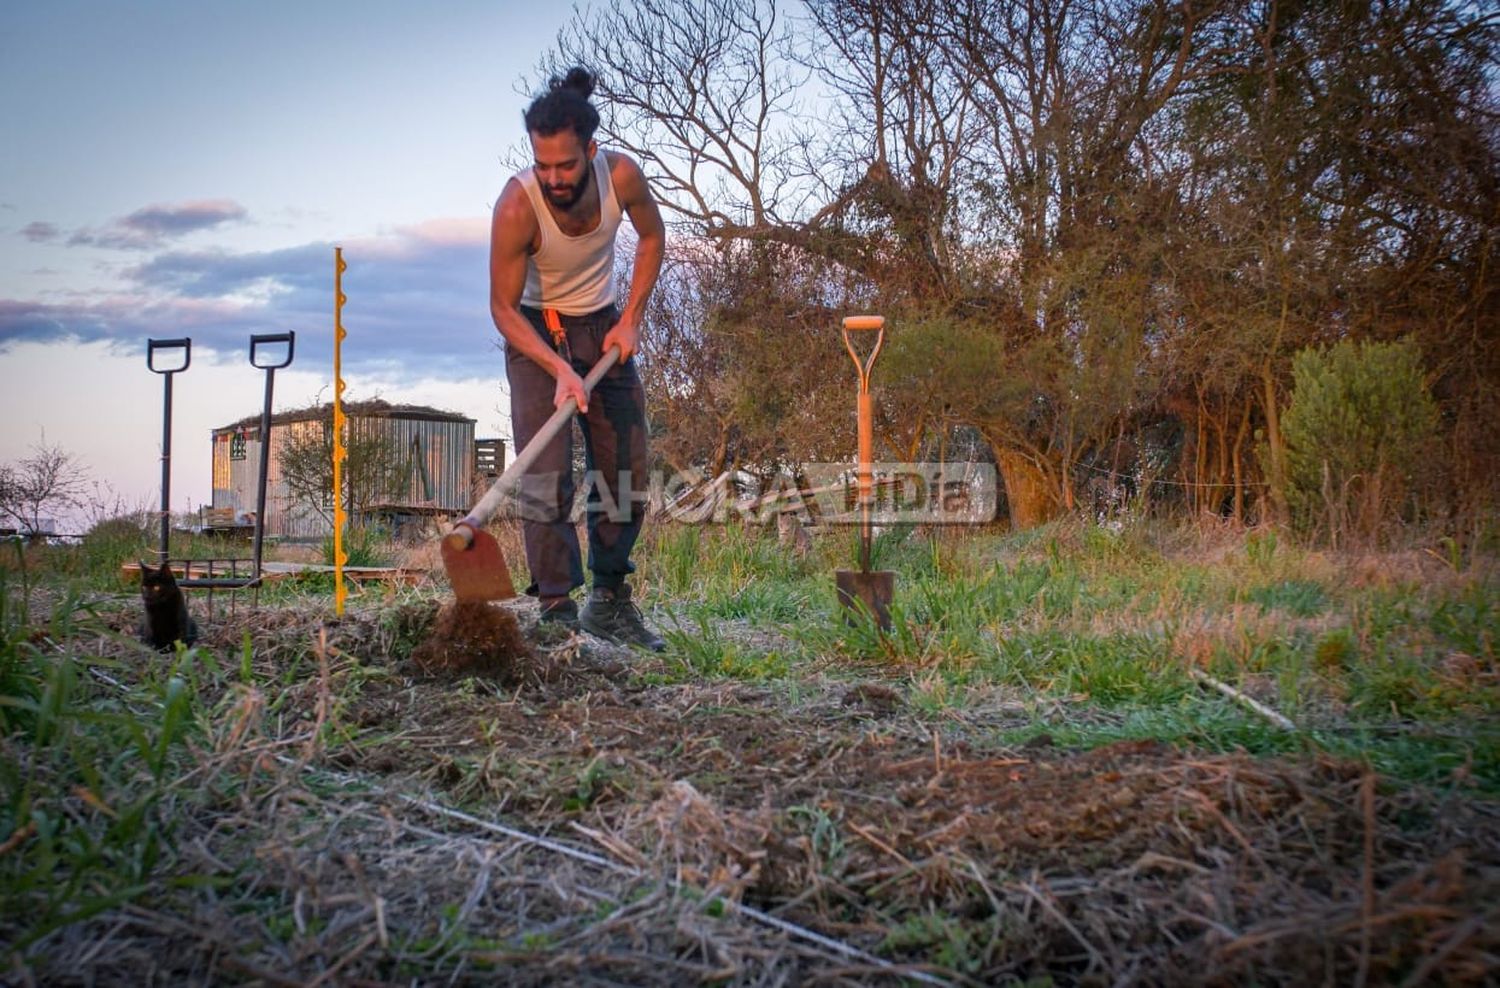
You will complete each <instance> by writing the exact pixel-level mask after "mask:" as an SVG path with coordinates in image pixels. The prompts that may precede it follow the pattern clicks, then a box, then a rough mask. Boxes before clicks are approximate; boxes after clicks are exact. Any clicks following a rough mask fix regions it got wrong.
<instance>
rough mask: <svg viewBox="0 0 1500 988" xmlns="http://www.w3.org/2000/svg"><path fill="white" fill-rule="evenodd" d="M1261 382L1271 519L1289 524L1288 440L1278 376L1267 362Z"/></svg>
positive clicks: (1276, 522) (1279, 523) (1263, 367)
mask: <svg viewBox="0 0 1500 988" xmlns="http://www.w3.org/2000/svg"><path fill="white" fill-rule="evenodd" d="M1261 384H1262V385H1263V386H1264V388H1265V394H1264V398H1263V399H1262V400H1263V401H1264V403H1265V413H1266V449H1267V451H1268V453H1269V456H1268V457H1267V459H1268V460H1269V461H1270V462H1269V463H1268V464H1267V465H1268V466H1269V467H1270V476H1269V477H1267V478H1266V483H1267V485H1268V491H1267V493H1269V494H1270V501H1271V521H1272V522H1273V523H1275V524H1277V525H1285V524H1287V519H1288V518H1289V517H1290V516H1291V512H1290V511H1288V510H1287V501H1286V440H1284V439H1283V438H1282V436H1281V414H1280V410H1279V409H1278V408H1277V407H1276V378H1275V376H1274V375H1273V374H1272V373H1271V365H1270V363H1269V362H1267V363H1266V364H1265V365H1264V366H1262V367H1261Z"/></svg>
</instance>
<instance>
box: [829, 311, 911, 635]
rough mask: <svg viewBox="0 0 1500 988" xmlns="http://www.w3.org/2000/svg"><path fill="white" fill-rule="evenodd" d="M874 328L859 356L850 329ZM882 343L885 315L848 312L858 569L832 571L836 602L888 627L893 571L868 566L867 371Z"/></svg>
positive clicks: (870, 405)
mask: <svg viewBox="0 0 1500 988" xmlns="http://www.w3.org/2000/svg"><path fill="white" fill-rule="evenodd" d="M872 330H873V331H874V332H875V334H876V335H875V342H874V344H873V346H871V348H870V352H869V355H868V356H864V357H861V356H860V353H859V350H858V349H857V348H856V347H855V346H854V340H853V339H852V338H851V336H850V333H851V331H852V332H855V333H867V332H870V331H872ZM884 345H885V317H884V316H849V317H848V318H846V319H845V320H844V346H845V347H846V348H847V349H848V350H849V356H850V357H852V358H853V360H854V369H855V371H856V372H857V373H858V375H859V544H860V552H859V569H858V570H845V569H841V570H838V571H836V572H835V573H834V582H835V584H836V586H837V589H838V597H839V603H840V604H841V605H842V606H843V607H844V608H846V609H847V610H849V611H850V612H851V613H857V612H861V611H863V612H865V613H868V614H869V615H870V616H871V617H872V618H874V620H875V623H876V624H877V625H878V626H879V627H880V629H881V630H882V631H889V630H890V628H891V599H892V598H893V597H894V596H895V592H896V574H895V573H893V572H891V571H890V570H871V569H870V541H871V538H872V534H873V530H874V525H873V519H872V517H871V516H872V514H873V512H874V509H875V476H874V467H873V466H872V465H871V461H873V460H874V458H875V457H874V447H875V441H874V418H875V414H874V408H875V406H874V399H873V398H871V396H870V371H871V369H873V368H874V366H875V358H876V357H878V356H880V348H881V347H882V346H884Z"/></svg>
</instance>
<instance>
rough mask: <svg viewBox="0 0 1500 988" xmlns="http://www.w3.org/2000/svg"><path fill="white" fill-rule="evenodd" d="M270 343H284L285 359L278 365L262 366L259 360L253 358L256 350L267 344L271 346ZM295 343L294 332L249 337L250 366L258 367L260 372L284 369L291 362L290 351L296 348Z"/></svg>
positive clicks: (295, 335)
mask: <svg viewBox="0 0 1500 988" xmlns="http://www.w3.org/2000/svg"><path fill="white" fill-rule="evenodd" d="M271 343H285V344H286V359H285V360H283V361H282V362H281V363H279V364H263V363H261V362H260V361H259V360H257V359H256V356H255V351H256V348H258V347H261V346H265V345H268V344H271ZM296 343H297V334H296V333H295V332H291V331H288V332H285V333H259V334H257V335H254V336H251V337H250V364H251V366H253V367H259V368H260V369H261V370H280V369H281V368H283V367H285V366H286V365H287V364H290V363H291V362H292V351H293V350H294V349H295V348H296Z"/></svg>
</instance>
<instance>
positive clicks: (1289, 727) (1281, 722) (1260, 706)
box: [1188, 669, 1297, 731]
mask: <svg viewBox="0 0 1500 988" xmlns="http://www.w3.org/2000/svg"><path fill="white" fill-rule="evenodd" d="M1188 675H1190V676H1192V677H1193V678H1194V679H1196V680H1198V682H1200V683H1207V684H1208V685H1209V686H1212V687H1213V688H1214V689H1216V690H1218V691H1219V692H1220V693H1223V694H1224V695H1225V696H1227V697H1229V698H1230V699H1231V700H1235V701H1237V702H1239V703H1241V704H1244V705H1245V706H1246V707H1248V708H1249V709H1251V710H1253V711H1255V712H1256V713H1258V714H1260V715H1261V716H1262V717H1264V718H1265V719H1266V720H1268V721H1270V722H1271V723H1273V724H1275V725H1276V726H1277V727H1279V728H1281V729H1282V730H1283V731H1295V730H1296V729H1297V725H1296V724H1294V723H1292V722H1291V720H1289V719H1288V718H1287V717H1286V716H1284V715H1282V714H1279V713H1277V712H1276V711H1274V710H1272V709H1271V708H1270V707H1268V706H1266V705H1265V704H1264V703H1261V702H1260V701H1259V700H1257V699H1255V698H1254V697H1253V696H1248V695H1246V694H1245V693H1242V692H1240V691H1239V690H1237V689H1235V688H1234V687H1233V686H1230V685H1229V684H1228V683H1223V682H1220V681H1219V680H1217V679H1215V678H1214V677H1212V676H1210V675H1209V674H1208V673H1206V672H1203V671H1202V670H1199V669H1189V670H1188Z"/></svg>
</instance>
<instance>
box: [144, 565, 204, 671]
mask: <svg viewBox="0 0 1500 988" xmlns="http://www.w3.org/2000/svg"><path fill="white" fill-rule="evenodd" d="M141 599H142V600H143V601H145V603H146V618H145V620H143V621H142V622H141V639H142V640H143V641H145V642H147V643H149V644H151V645H154V646H156V649H157V651H161V652H170V651H171V650H172V647H173V643H174V642H177V641H181V642H182V643H183V644H184V645H191V644H192V643H193V642H195V641H197V640H198V622H196V621H194V620H193V617H192V615H191V614H189V613H188V606H187V595H185V594H184V593H183V592H182V588H181V587H179V586H178V585H177V579H176V578H175V577H174V576H172V567H171V566H170V565H169V564H167V563H162V564H161V569H157V568H156V567H154V566H152V565H151V564H149V563H144V562H143V563H141Z"/></svg>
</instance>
